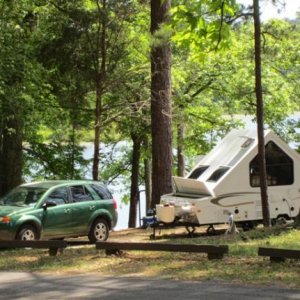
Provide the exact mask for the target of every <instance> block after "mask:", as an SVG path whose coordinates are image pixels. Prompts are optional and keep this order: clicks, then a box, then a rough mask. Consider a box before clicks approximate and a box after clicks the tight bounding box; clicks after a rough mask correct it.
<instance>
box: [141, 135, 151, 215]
mask: <svg viewBox="0 0 300 300" xmlns="http://www.w3.org/2000/svg"><path fill="white" fill-rule="evenodd" d="M143 147H144V151H145V152H148V151H149V139H148V136H145V137H144V139H143ZM144 174H145V175H144V181H145V197H146V212H147V211H148V210H149V209H150V208H151V188H152V183H151V160H150V159H149V158H148V156H146V158H145V159H144Z"/></svg>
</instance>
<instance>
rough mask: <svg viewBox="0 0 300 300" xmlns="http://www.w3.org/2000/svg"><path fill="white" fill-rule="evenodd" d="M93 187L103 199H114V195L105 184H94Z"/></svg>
mask: <svg viewBox="0 0 300 300" xmlns="http://www.w3.org/2000/svg"><path fill="white" fill-rule="evenodd" d="M91 186H92V189H93V190H94V191H95V192H96V193H97V195H98V196H99V197H100V198H101V199H112V198H113V197H112V195H111V193H110V192H109V190H108V189H107V188H106V187H105V186H104V185H100V184H92V185H91Z"/></svg>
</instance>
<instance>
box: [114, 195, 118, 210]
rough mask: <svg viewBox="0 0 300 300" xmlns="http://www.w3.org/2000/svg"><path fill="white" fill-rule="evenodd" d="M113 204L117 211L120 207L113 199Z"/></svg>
mask: <svg viewBox="0 0 300 300" xmlns="http://www.w3.org/2000/svg"><path fill="white" fill-rule="evenodd" d="M113 204H114V209H115V210H117V208H118V205H117V200H116V199H115V198H113Z"/></svg>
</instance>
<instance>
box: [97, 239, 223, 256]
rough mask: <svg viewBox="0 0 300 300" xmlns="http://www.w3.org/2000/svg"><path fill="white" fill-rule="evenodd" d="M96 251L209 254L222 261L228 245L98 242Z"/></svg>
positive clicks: (111, 252)
mask: <svg viewBox="0 0 300 300" xmlns="http://www.w3.org/2000/svg"><path fill="white" fill-rule="evenodd" d="M96 249H98V250H106V254H118V253H120V251H121V250H138V251H170V252H193V253H207V256H208V259H221V258H223V256H224V254H227V253H228V246H227V245H195V244H169V243H168V244H162V243H133V242H125V243H124V242H96Z"/></svg>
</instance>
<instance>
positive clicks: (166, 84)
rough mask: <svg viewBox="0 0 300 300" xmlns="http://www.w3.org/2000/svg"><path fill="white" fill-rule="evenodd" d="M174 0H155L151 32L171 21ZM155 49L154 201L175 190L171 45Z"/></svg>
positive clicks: (155, 47)
mask: <svg viewBox="0 0 300 300" xmlns="http://www.w3.org/2000/svg"><path fill="white" fill-rule="evenodd" d="M170 8H171V0H164V1H161V0H151V34H152V36H153V37H154V38H155V33H157V31H158V30H159V29H160V27H161V26H162V25H163V24H164V23H166V22H167V20H168V13H169V10H170ZM154 44H155V45H153V46H152V48H151V131H152V203H151V206H152V207H155V204H158V203H159V202H160V196H161V195H163V194H165V193H170V192H171V191H172V129H171V122H172V112H171V48H170V44H169V41H166V40H164V41H163V40H161V41H160V42H159V43H154Z"/></svg>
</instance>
